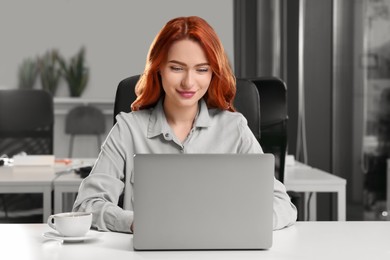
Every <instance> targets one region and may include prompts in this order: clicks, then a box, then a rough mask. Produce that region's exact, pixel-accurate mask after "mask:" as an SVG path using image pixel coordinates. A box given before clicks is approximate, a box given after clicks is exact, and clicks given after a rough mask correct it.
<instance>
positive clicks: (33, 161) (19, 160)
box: [13, 155, 55, 166]
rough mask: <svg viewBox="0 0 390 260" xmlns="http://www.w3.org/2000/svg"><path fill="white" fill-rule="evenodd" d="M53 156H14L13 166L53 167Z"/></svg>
mask: <svg viewBox="0 0 390 260" xmlns="http://www.w3.org/2000/svg"><path fill="white" fill-rule="evenodd" d="M54 159H55V158H54V155H16V156H14V157H13V160H14V163H13V164H14V166H53V165H54Z"/></svg>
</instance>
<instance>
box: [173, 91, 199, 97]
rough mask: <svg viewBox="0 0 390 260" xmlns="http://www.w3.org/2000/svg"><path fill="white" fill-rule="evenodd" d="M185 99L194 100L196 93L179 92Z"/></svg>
mask: <svg viewBox="0 0 390 260" xmlns="http://www.w3.org/2000/svg"><path fill="white" fill-rule="evenodd" d="M177 92H178V93H179V95H180V96H182V97H183V98H192V97H193V96H194V95H195V91H177Z"/></svg>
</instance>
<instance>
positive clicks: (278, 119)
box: [249, 77, 304, 220]
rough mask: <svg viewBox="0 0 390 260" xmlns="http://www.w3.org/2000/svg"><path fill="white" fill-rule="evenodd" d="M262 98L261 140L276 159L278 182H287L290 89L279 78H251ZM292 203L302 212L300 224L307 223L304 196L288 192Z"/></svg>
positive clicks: (299, 215)
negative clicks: (302, 221) (288, 102)
mask: <svg viewBox="0 0 390 260" xmlns="http://www.w3.org/2000/svg"><path fill="white" fill-rule="evenodd" d="M249 80H250V81H252V82H253V83H254V84H255V85H256V87H257V90H258V93H259V95H260V111H261V137H260V144H261V147H262V148H263V150H264V152H266V153H272V154H274V155H275V158H276V164H275V172H276V178H277V179H278V180H279V181H281V182H282V183H283V182H284V171H285V161H286V153H287V142H288V138H287V121H288V115H287V87H286V84H285V83H284V82H283V81H282V80H281V79H279V78H276V77H257V78H250V79H249ZM288 194H289V195H290V198H291V201H292V202H293V203H294V205H296V207H297V209H298V220H303V216H304V201H303V196H302V194H300V193H297V192H294V191H288Z"/></svg>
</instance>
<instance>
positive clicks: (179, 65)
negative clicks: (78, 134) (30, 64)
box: [74, 17, 297, 232]
mask: <svg viewBox="0 0 390 260" xmlns="http://www.w3.org/2000/svg"><path fill="white" fill-rule="evenodd" d="M235 92H236V88H235V78H234V75H233V73H232V70H231V67H230V65H229V62H228V59H227V56H226V54H225V51H224V48H223V46H222V44H221V42H220V40H219V38H218V36H217V35H216V33H215V32H214V30H213V29H212V28H211V26H210V25H209V24H208V23H207V22H206V21H204V20H203V19H201V18H199V17H179V18H176V19H173V20H171V21H169V22H168V23H167V24H166V25H165V26H164V27H163V28H162V30H161V31H160V32H159V33H158V35H157V36H156V38H155V40H154V42H153V43H152V45H151V47H150V50H149V53H148V57H147V62H146V66H145V71H144V73H143V75H142V76H141V78H140V80H139V82H138V83H137V86H136V94H137V99H136V101H135V102H134V103H133V104H132V110H133V112H131V113H121V114H119V115H118V116H117V123H116V124H115V126H114V127H113V129H112V130H111V132H110V134H109V135H108V137H107V139H106V140H105V142H104V144H103V146H102V150H101V152H100V154H99V157H98V159H97V161H96V163H95V165H94V167H93V169H92V172H91V174H90V175H89V177H87V178H86V179H84V181H83V182H82V184H81V186H80V189H79V193H78V197H77V200H76V202H75V204H74V210H75V211H90V212H93V226H94V227H96V228H97V229H99V230H111V231H120V232H132V223H133V211H132V209H133V208H132V199H133V198H132V183H133V178H132V177H133V176H132V171H133V155H134V154H137V153H262V152H263V151H262V149H261V147H260V145H259V143H258V142H257V140H256V139H255V137H254V135H253V134H252V132H251V130H250V129H249V127H248V126H247V121H246V119H245V118H244V117H243V116H242V115H241V114H240V113H237V112H235V109H234V107H233V99H234V96H235ZM123 180H124V181H123ZM274 183H275V184H274V229H279V228H283V227H285V226H288V225H291V224H293V223H294V222H295V220H296V217H297V212H296V208H295V207H294V205H293V204H292V203H291V202H290V198H289V197H288V195H287V193H286V190H285V187H284V186H283V184H282V183H280V182H279V181H277V180H275V182H274ZM123 190H124V208H123V209H122V208H120V207H118V206H117V203H118V198H119V196H120V195H121V193H122V192H123Z"/></svg>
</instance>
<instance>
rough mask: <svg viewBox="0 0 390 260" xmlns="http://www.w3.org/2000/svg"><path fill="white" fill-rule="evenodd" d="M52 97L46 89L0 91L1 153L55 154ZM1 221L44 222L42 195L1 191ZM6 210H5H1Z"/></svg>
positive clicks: (9, 155)
mask: <svg viewBox="0 0 390 260" xmlns="http://www.w3.org/2000/svg"><path fill="white" fill-rule="evenodd" d="M53 125H54V111H53V97H52V96H51V95H50V94H49V93H48V92H46V91H44V90H31V89H9V90H0V154H1V155H7V156H8V157H12V156H14V155H15V154H18V153H21V152H25V153H27V154H30V155H31V154H34V155H39V154H53ZM0 196H1V198H2V199H1V200H0V212H2V213H3V214H4V216H3V218H1V220H2V221H6V222H23V219H25V218H26V217H27V218H29V220H27V221H30V220H31V217H32V218H34V216H35V217H36V218H37V219H38V217H39V218H40V220H39V222H41V221H42V212H43V210H42V195H41V194H31V195H28V194H5V195H4V194H3V195H2V194H0ZM2 210H3V211H2Z"/></svg>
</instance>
